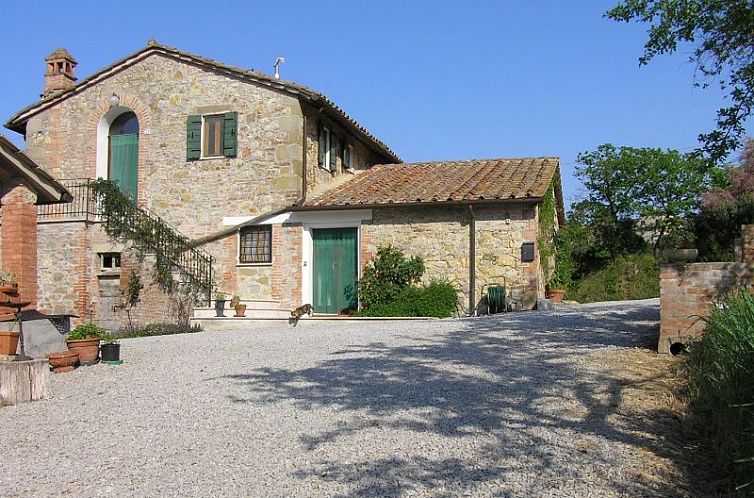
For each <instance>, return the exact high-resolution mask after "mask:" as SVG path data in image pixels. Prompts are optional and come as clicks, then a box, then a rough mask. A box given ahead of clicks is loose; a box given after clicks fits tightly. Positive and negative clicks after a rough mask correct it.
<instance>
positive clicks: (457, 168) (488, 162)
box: [302, 157, 559, 209]
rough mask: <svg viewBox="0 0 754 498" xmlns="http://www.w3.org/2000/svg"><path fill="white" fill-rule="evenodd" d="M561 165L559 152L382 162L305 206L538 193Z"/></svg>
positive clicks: (481, 198) (500, 197) (520, 196)
mask: <svg viewBox="0 0 754 498" xmlns="http://www.w3.org/2000/svg"><path fill="white" fill-rule="evenodd" d="M558 167H559V160H558V158H556V157H535V158H521V159H472V160H469V161H448V162H431V163H404V164H381V165H378V166H374V167H373V168H371V169H370V170H368V171H365V172H364V173H361V174H359V175H357V176H356V178H354V179H353V180H351V181H349V182H346V183H344V184H342V185H340V186H338V187H336V188H334V189H332V190H330V191H328V192H326V193H324V194H322V195H320V196H318V197H315V198H313V199H309V200H307V201H306V202H305V203H304V204H303V206H302V207H303V208H304V209H306V208H309V209H311V208H317V207H322V208H328V207H330V208H332V207H346V206H376V205H386V204H417V203H419V204H421V203H435V202H458V201H469V202H473V201H485V200H486V201H494V200H507V199H525V198H539V197H542V196H544V194H545V192H546V190H547V188H548V187H549V185H550V183H551V182H552V179H553V177H554V175H555V173H556V172H557V170H558Z"/></svg>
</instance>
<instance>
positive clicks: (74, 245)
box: [37, 221, 177, 328]
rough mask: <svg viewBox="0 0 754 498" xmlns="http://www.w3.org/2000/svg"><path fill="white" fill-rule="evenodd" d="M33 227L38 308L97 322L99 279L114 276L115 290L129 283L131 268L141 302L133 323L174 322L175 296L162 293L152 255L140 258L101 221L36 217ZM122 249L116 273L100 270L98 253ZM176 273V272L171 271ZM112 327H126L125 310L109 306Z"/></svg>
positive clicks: (99, 313)
mask: <svg viewBox="0 0 754 498" xmlns="http://www.w3.org/2000/svg"><path fill="white" fill-rule="evenodd" d="M37 230H38V240H39V246H38V254H37V261H38V268H39V277H38V278H39V300H38V301H39V302H38V309H39V310H40V311H42V312H44V313H50V314H71V315H76V316H77V318H74V319H73V324H74V325H75V324H78V323H85V322H90V321H91V322H92V323H99V320H100V315H101V313H104V312H106V311H112V310H103V309H102V308H101V307H100V305H99V304H100V281H101V278H104V277H113V276H115V277H116V278H118V280H119V289H120V291H121V292H122V291H124V290H125V289H126V287H127V285H128V276H129V274H130V272H131V270H133V271H135V272H136V273H137V274H138V275H139V276H140V278H141V283H142V284H143V285H144V288H143V289H142V291H141V293H140V296H141V298H140V302H139V303H138V304H137V305H136V307H135V308H134V311H133V316H135V317H136V320H135V322H136V323H138V324H140V325H146V324H147V323H150V322H166V321H167V322H173V321H175V320H174V318H175V298H176V296H170V295H167V294H166V293H165V292H163V291H162V289H161V288H160V287H159V285H158V284H157V282H156V281H155V280H154V278H153V277H152V268H153V266H154V256H150V255H146V256H145V258H144V260H143V261H142V260H140V259H139V258H138V257H137V255H136V253H135V252H134V251H133V250H132V249H130V248H129V247H128V246H127V245H124V244H121V243H118V242H115V241H113V240H111V239H110V238H109V237H108V236H107V234H106V233H105V232H104V230H103V228H102V224H101V223H91V222H83V221H54V222H46V221H40V222H39V223H38V226H37ZM106 252H118V253H121V268H120V270H118V271H115V272H104V271H102V269H101V261H100V256H99V254H100V253H106ZM176 276H177V275H176ZM114 314H115V318H116V322H117V326H118V327H119V328H121V327H125V326H126V324H127V317H126V313H125V311H123V310H115V311H114Z"/></svg>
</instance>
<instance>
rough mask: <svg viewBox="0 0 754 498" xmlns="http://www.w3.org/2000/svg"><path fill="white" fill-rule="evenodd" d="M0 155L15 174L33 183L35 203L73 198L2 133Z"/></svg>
mask: <svg viewBox="0 0 754 498" xmlns="http://www.w3.org/2000/svg"><path fill="white" fill-rule="evenodd" d="M0 157H4V158H5V161H6V163H7V164H9V166H10V167H11V168H13V170H15V171H16V174H18V175H19V176H20V177H22V178H23V179H24V180H25V181H26V182H29V183H31V184H32V185H33V187H34V189H35V191H36V194H37V204H56V203H63V202H70V201H71V200H73V196H72V195H71V193H70V192H69V191H68V190H67V189H66V188H65V187H63V186H62V185H61V184H60V183H58V182H57V181H56V180H55V179H54V178H53V177H52V176H50V174H49V173H47V172H46V171H45V170H44V169H42V168H41V167H40V166H39V165H38V164H37V163H35V162H34V161H32V160H31V159H30V158H29V157H28V156H27V155H26V154H24V153H23V152H21V151H20V150H19V149H18V147H16V146H15V145H14V144H13V142H11V141H10V140H8V139H7V138H5V137H4V136H2V135H0Z"/></svg>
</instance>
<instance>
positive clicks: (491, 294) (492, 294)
mask: <svg viewBox="0 0 754 498" xmlns="http://www.w3.org/2000/svg"><path fill="white" fill-rule="evenodd" d="M487 305H488V307H489V313H490V314H495V313H501V312H503V311H506V302H505V286H504V285H500V284H493V285H490V286H489V287H487Z"/></svg>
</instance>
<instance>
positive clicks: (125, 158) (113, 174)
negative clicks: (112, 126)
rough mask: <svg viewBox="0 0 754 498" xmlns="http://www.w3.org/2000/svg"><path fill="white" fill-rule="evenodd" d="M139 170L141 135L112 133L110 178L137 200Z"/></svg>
mask: <svg viewBox="0 0 754 498" xmlns="http://www.w3.org/2000/svg"><path fill="white" fill-rule="evenodd" d="M138 171H139V136H138V135H136V134H129V135H112V136H111V137H110V180H112V181H113V182H115V183H117V184H118V187H120V190H121V191H122V192H123V193H124V194H126V195H127V196H128V197H129V198H130V199H131V200H133V201H136V192H137V185H138Z"/></svg>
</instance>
